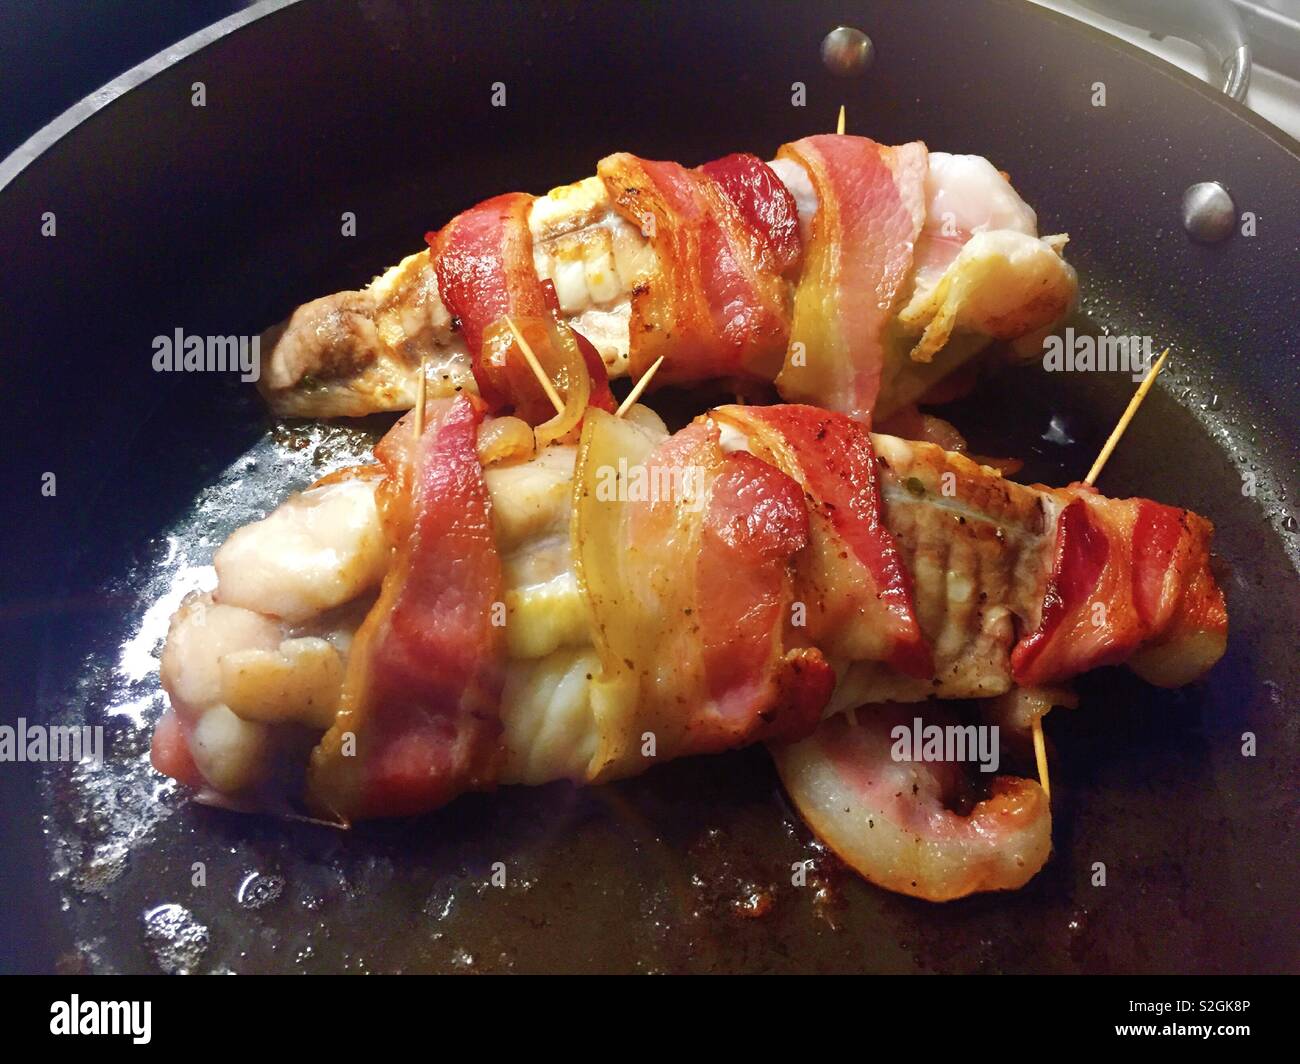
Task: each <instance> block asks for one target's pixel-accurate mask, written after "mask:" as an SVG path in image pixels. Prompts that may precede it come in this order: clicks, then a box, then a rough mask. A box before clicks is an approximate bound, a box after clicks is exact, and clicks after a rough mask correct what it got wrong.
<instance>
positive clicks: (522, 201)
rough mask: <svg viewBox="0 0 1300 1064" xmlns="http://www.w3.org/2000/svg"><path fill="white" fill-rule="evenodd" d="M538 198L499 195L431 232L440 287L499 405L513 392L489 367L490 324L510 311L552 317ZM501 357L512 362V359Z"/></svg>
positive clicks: (483, 387)
mask: <svg viewBox="0 0 1300 1064" xmlns="http://www.w3.org/2000/svg"><path fill="white" fill-rule="evenodd" d="M533 198H534V197H532V196H529V195H527V194H526V193H523V192H508V193H506V194H505V195H503V196H494V197H493V198H492V199H490V200H484V201H483V202H482V203H480V204H478V205H477V206H474V207H471V208H470V209H469V210H467V211H463V212H462V213H460V214H458V215H456V217H455V218H453V219H452V220H451V221H450V222H448V223H447V224H446V225H445V226H443V227H442V229H441V230H439V231H438V232H437V233H430V234H429V235H428V236H426V237H425V239H426V240H427V241H428V242H429V250H430V253H431V255H432V257H433V263H434V268H435V270H436V271H437V274H438V291H439V293H440V294H441V296H442V301H443V303H444V304H445V305H446V307H447V310H448V311H450V312H451V314H452V316H453V318H454V319H455V320H456V321H457V322H458V323H459V327H460V330H461V332H462V333H463V334H464V336H465V343H466V345H467V346H468V348H469V353H470V358H471V359H472V361H473V366H474V379H475V381H477V382H478V386H479V392H480V394H481V395H482V396H483V398H484V399H485V400H486V401H487V402H488V404H489V406H490V407H491V408H492V409H493V410H496V409H498V408H499V407H501V406H503V405H505V403H506V402H507V401H508V400H509V399H510V397H511V396H510V393H509V392H508V391H506V390H505V389H503V388H502V387H501V385H502V383H504V382H501V381H499V380H497V379H494V376H495V375H493V374H489V373H487V372H486V371H485V363H486V362H487V361H489V356H490V354H491V352H485V351H484V350H483V342H484V340H485V338H486V334H487V330H488V328H489V326H491V325H492V324H493V323H495V322H497V321H499V320H501V319H502V318H503V317H505V316H506V315H507V314H508V315H511V316H512V317H518V318H542V317H546V316H549V315H548V314H547V306H546V296H545V293H544V292H543V290H542V284H541V282H540V281H539V280H538V279H537V271H536V270H535V269H534V267H533V250H532V241H531V239H530V237H529V234H528V209H529V207H530V206H532V202H533ZM510 342H511V343H513V340H512V341H510ZM500 361H501V362H503V363H506V364H508V363H509V359H508V358H502V359H500Z"/></svg>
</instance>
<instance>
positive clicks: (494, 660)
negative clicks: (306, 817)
mask: <svg viewBox="0 0 1300 1064" xmlns="http://www.w3.org/2000/svg"><path fill="white" fill-rule="evenodd" d="M426 417H427V418H428V424H427V426H426V428H425V430H424V433H423V435H422V436H421V437H420V442H419V445H418V450H417V452H416V454H415V456H414V466H415V468H414V469H413V471H412V474H411V476H412V479H413V491H414V494H413V497H412V500H411V503H410V508H411V524H410V532H409V534H408V535H407V536H406V537H405V539H404V540H403V541H402V542H401V543H400V544H399V545H398V548H397V552H396V556H395V557H394V559H393V565H392V568H391V569H390V570H389V572H388V574H387V576H385V578H384V583H383V589H382V591H381V592H380V596H379V599H378V601H377V602H376V603H375V605H374V607H373V608H372V609H371V611H370V613H369V614H368V615H367V617H366V620H365V621H364V623H363V624H362V626H361V629H360V630H359V631H358V633H357V637H356V642H355V644H354V646H353V648H352V652H351V654H350V655H349V659H348V668H347V674H346V678H345V680H344V685H343V693H342V696H341V702H340V708H339V711H338V714H337V716H336V718H335V722H334V725H333V727H331V728H330V730H329V731H328V732H327V733H326V735H325V737H324V738H323V739H322V740H321V742H320V745H319V746H317V748H316V749H315V750H314V751H313V753H312V758H311V766H310V769H309V773H308V797H309V800H310V802H311V804H312V805H313V806H314V807H315V808H316V809H318V810H319V811H320V812H322V813H324V814H326V815H331V816H335V817H340V818H342V819H344V820H352V819H355V818H360V817H368V816H402V815H407V814H412V813H418V812H423V811H425V810H428V809H433V808H435V807H437V806H439V805H441V804H443V803H444V802H446V801H448V800H450V799H451V798H453V797H454V796H455V795H457V794H460V793H462V792H463V791H466V790H474V789H479V788H483V787H487V786H490V785H491V784H492V782H493V780H494V779H495V775H496V766H497V763H498V761H499V759H500V756H501V750H500V743H499V737H500V733H501V722H500V698H501V687H502V676H503V673H502V669H503V664H504V654H505V647H504V640H503V637H502V629H500V628H499V627H496V626H494V625H493V624H492V609H493V604H494V603H497V602H500V601H501V598H502V577H501V563H500V559H499V558H498V556H497V551H496V545H495V543H494V541H493V538H492V525H491V519H490V513H489V501H488V494H487V487H486V485H485V484H484V482H483V471H482V468H481V467H480V465H479V461H478V455H477V451H476V439H477V431H478V425H479V422H480V420H481V419H482V411H481V409H480V408H479V406H477V405H476V404H475V403H474V402H472V401H471V400H470V399H468V398H466V397H461V398H458V399H455V400H444V401H442V402H440V403H436V404H431V406H430V409H428V410H426Z"/></svg>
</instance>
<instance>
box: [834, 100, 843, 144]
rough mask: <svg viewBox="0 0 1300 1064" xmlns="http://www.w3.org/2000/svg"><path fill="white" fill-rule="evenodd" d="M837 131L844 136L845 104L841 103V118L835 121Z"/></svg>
mask: <svg viewBox="0 0 1300 1064" xmlns="http://www.w3.org/2000/svg"><path fill="white" fill-rule="evenodd" d="M835 132H836V133H838V134H839V135H840V136H841V137H842V136H844V105H843V104H840V119H839V121H838V122H836V123H835Z"/></svg>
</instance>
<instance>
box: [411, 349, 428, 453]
mask: <svg viewBox="0 0 1300 1064" xmlns="http://www.w3.org/2000/svg"><path fill="white" fill-rule="evenodd" d="M428 363H429V359H428V357H427V356H425V357H421V359H420V368H419V369H418V370H416V372H417V373H418V374H419V375H420V376H419V379H418V380H417V381H416V382H415V421H414V428H415V438H416V439H417V440H418V439H419V438H420V437H421V436H423V435H424V394H425V391H426V390H427V386H428V383H429V375H428V373H427V372H425V371H426V370H427V369H428Z"/></svg>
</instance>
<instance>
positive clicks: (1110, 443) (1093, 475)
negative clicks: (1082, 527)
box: [1083, 347, 1169, 484]
mask: <svg viewBox="0 0 1300 1064" xmlns="http://www.w3.org/2000/svg"><path fill="white" fill-rule="evenodd" d="M1168 357H1169V348H1167V347H1166V348H1165V350H1164V353H1163V354H1162V355H1161V356H1160V357H1159V358H1158V359H1156V364H1155V365H1154V366H1152V367H1151V372H1150V373H1148V374H1147V375H1146V379H1145V380H1143V381H1142V383H1141V384H1139V385H1138V390H1137V391H1136V392H1134V393H1133V398H1132V399H1130V400H1129V404H1128V409H1126V410H1125V411H1124V414H1123V416H1122V417H1120V419H1119V424H1118V425H1116V426H1115V431H1114V432H1112V433H1111V434H1110V438H1109V439H1108V440H1107V441H1106V444H1105V446H1104V447H1102V449H1101V454H1099V455H1097V460H1096V461H1095V462H1093V463H1092V468H1091V469H1090V470H1088V475H1087V476H1086V477H1084V478H1083V482H1084V483H1085V484H1095V483H1096V482H1097V477H1099V476H1100V475H1101V468H1102V466H1104V465H1105V464H1106V460H1107V459H1108V458H1110V455H1111V452H1112V451H1113V450H1115V445H1116V444H1117V443H1119V438H1120V437H1121V436H1123V435H1124V430H1125V429H1126V428H1128V423H1129V422H1130V421H1132V420H1133V415H1134V414H1136V413H1137V411H1138V407H1139V406H1141V405H1142V400H1143V399H1145V398H1146V394H1147V392H1149V391H1150V390H1151V385H1153V384H1154V383H1155V381H1156V377H1157V376H1158V375H1159V373H1160V371H1161V370H1162V369H1163V368H1164V365H1165V359H1167V358H1168Z"/></svg>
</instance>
